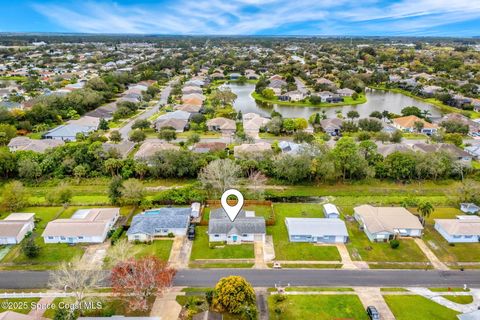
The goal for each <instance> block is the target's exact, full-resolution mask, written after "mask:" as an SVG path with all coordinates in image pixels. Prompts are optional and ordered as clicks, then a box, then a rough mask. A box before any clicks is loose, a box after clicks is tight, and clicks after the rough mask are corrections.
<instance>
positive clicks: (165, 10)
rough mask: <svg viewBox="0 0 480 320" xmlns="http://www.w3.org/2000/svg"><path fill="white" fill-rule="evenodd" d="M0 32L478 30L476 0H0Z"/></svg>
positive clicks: (372, 33)
mask: <svg viewBox="0 0 480 320" xmlns="http://www.w3.org/2000/svg"><path fill="white" fill-rule="evenodd" d="M0 4H2V6H1V8H2V10H1V11H2V12H1V18H0V32H68V33H70V32H75V33H138V34H170V35H171V34H178V35H339V36H359V35H365V36H403V35H405V36H458V37H469V36H480V0H223V1H222V0H160V1H159V0H157V1H152V0H137V1H133V0H117V1H92V0H69V1H59V0H56V1H55V0H44V1H34V0H0Z"/></svg>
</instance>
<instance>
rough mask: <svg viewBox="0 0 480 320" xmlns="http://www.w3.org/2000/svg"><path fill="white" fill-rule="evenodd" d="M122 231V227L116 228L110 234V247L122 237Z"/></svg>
mask: <svg viewBox="0 0 480 320" xmlns="http://www.w3.org/2000/svg"><path fill="white" fill-rule="evenodd" d="M123 231H125V230H124V228H123V226H122V227H118V228H117V229H115V231H114V232H113V233H112V235H111V237H110V241H111V242H112V245H114V244H115V242H117V241H118V239H120V237H121V236H122V234H123Z"/></svg>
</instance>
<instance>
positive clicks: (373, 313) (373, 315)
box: [367, 306, 380, 320]
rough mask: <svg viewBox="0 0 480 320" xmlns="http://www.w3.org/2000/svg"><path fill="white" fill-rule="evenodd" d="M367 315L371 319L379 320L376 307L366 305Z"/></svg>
mask: <svg viewBox="0 0 480 320" xmlns="http://www.w3.org/2000/svg"><path fill="white" fill-rule="evenodd" d="M367 315H368V318H369V319H371V320H380V314H379V313H378V311H377V308H375V307H374V306H368V307H367Z"/></svg>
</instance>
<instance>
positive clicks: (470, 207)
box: [460, 202, 480, 214]
mask: <svg viewBox="0 0 480 320" xmlns="http://www.w3.org/2000/svg"><path fill="white" fill-rule="evenodd" d="M460 210H461V211H462V212H464V213H466V214H476V213H477V212H480V207H479V206H477V205H476V204H475V203H471V202H464V203H460Z"/></svg>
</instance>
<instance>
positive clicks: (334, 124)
mask: <svg viewBox="0 0 480 320" xmlns="http://www.w3.org/2000/svg"><path fill="white" fill-rule="evenodd" d="M342 124H343V120H342V119H338V118H330V119H323V120H320V125H321V126H322V129H323V131H325V132H326V133H328V134H329V135H331V136H338V135H340V131H341V130H342Z"/></svg>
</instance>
